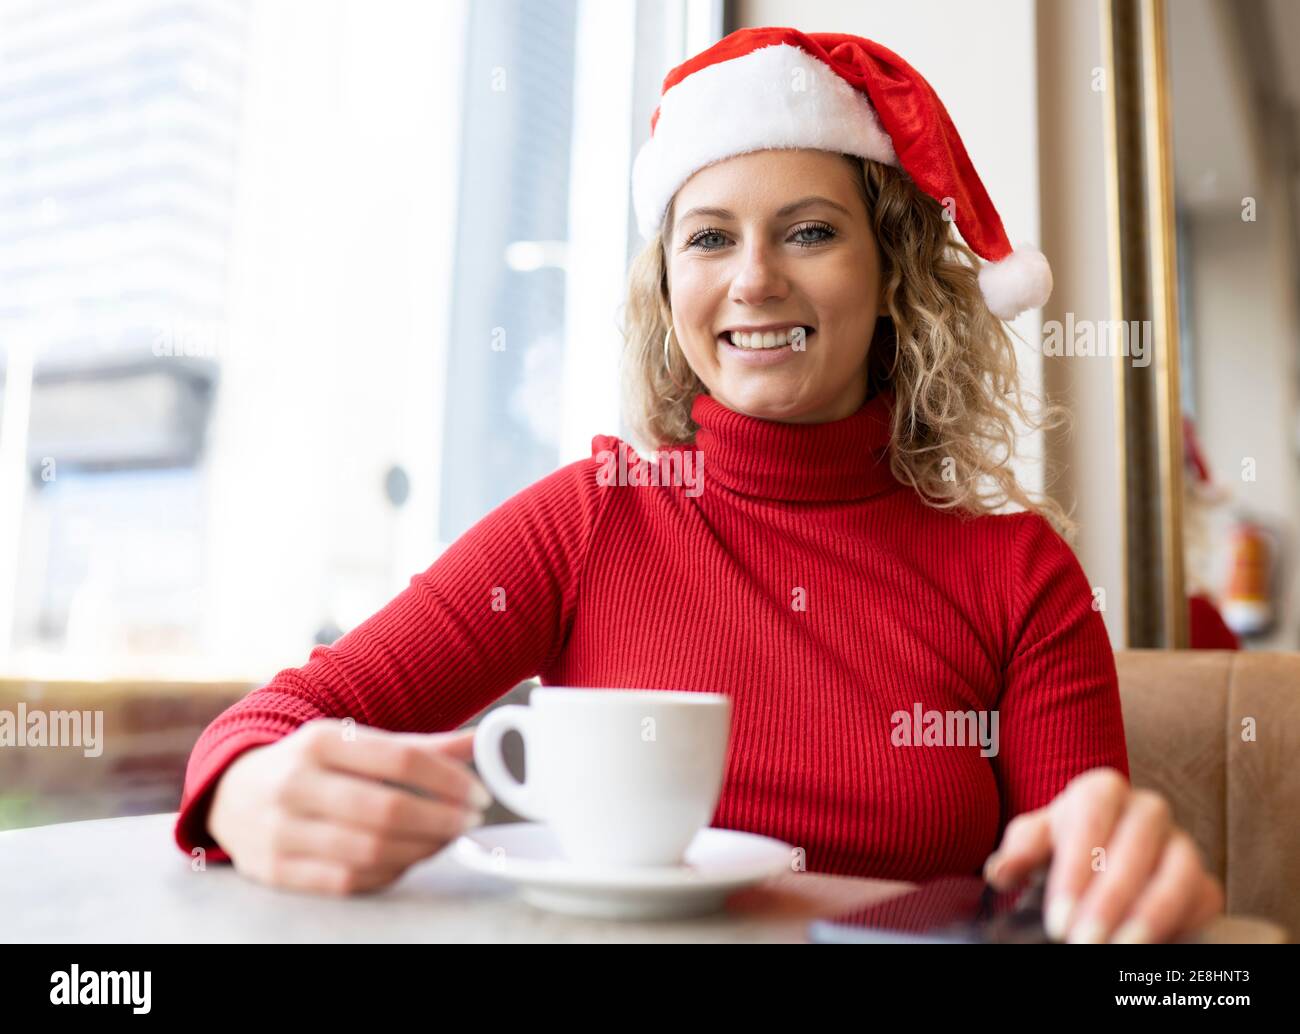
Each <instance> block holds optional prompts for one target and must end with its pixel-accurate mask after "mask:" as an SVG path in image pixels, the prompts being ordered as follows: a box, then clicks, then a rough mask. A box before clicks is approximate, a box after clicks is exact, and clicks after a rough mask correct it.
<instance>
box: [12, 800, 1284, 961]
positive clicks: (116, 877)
mask: <svg viewBox="0 0 1300 1034" xmlns="http://www.w3.org/2000/svg"><path fill="white" fill-rule="evenodd" d="M175 821H176V815H175V813H174V812H168V813H161V814H157V815H144V816H133V817H129V818H116V819H97V820H93V821H88V822H68V823H61V824H58V825H52V826H37V827H33V828H30V829H18V830H9V831H7V832H2V833H0V915H3V916H4V917H5V922H4V923H3V924H0V941H8V942H16V943H86V942H89V943H152V942H168V943H192V942H201V943H240V942H253V943H257V942H276V943H279V942H288V943H314V942H400V943H412V942H444V943H445V942H464V943H497V942H534V943H562V942H569V943H620V942H636V943H682V942H695V943H767V944H797V943H803V942H806V941H807V927H808V923H809V921H810V920H812V919H813V918H818V917H829V916H834V915H837V914H839V913H842V912H845V911H848V910H850V909H854V908H859V907H861V906H863V905H866V904H869V903H871V902H874V901H880V900H882V899H884V898H887V897H891V896H893V895H895V894H899V893H901V892H903V891H906V890H908V889H909V888H910V887H911V886H912V884H909V883H900V882H896V881H889V880H867V879H856V878H852V877H845V876H828V875H824V874H821V873H808V872H802V873H800V872H790V873H785V874H782V875H781V876H778V877H775V878H773V879H771V880H768V881H766V882H764V883H762V884H760V885H758V886H755V887H752V888H749V889H746V890H743V891H739V892H737V893H736V894H733V895H732V896H731V897H730V898H729V899H728V909H727V911H726V912H725V913H718V914H716V915H713V916H702V917H698V918H694V919H682V920H664V921H648V922H615V921H612V920H602V919H582V918H578V917H573V916H564V915H558V914H553V913H549V912H543V911H541V910H539V909H536V908H534V907H532V906H531V905H529V904H527V903H525V902H523V901H521V900H519V898H518V897H517V896H516V893H515V889H514V887H513V885H511V884H509V883H506V882H504V881H502V880H499V879H496V878H495V877H491V876H487V875H482V874H479V873H475V872H471V871H470V870H468V869H466V868H465V867H464V866H462V865H461V864H460V862H458V861H457V860H456V858H455V855H454V853H453V852H452V851H450V850H444V851H441V852H440V853H439V854H437V855H435V856H433V857H432V858H428V859H425V860H424V861H423V862H421V863H419V864H418V865H415V866H413V867H412V868H410V869H408V870H407V871H406V873H404V874H403V876H402V877H401V878H400V879H399V880H398V881H397V882H396V883H394V884H392V885H390V886H389V887H387V888H384V889H383V890H381V891H378V892H374V893H371V894H363V895H355V896H350V897H344V898H334V897H328V896H321V895H316V894H308V893H297V892H292V891H284V890H276V889H273V888H270V887H264V886H262V885H260V884H257V883H254V882H252V881H251V880H248V879H245V878H244V877H242V876H240V875H239V874H238V873H237V872H235V870H234V868H233V866H231V865H230V864H229V863H214V864H211V865H208V866H207V868H206V869H205V870H202V871H197V872H196V871H193V870H192V869H191V867H190V860H189V858H188V857H187V856H186V855H185V854H183V853H182V852H181V851H180V849H179V848H177V846H176V844H175V842H174V841H173V840H172V828H173V826H174V824H175ZM1197 939H1198V940H1201V941H1207V942H1231V943H1241V942H1248V941H1265V942H1281V941H1283V940H1284V939H1285V935H1284V932H1283V931H1282V929H1281V928H1280V927H1278V926H1277V925H1276V924H1273V923H1269V922H1265V921H1263V920H1258V919H1248V918H1241V917H1221V918H1220V919H1219V920H1217V921H1216V922H1215V923H1213V924H1211V926H1210V927H1208V928H1207V929H1206V930H1205V931H1203V932H1202V934H1201V936H1200V937H1199V938H1197Z"/></svg>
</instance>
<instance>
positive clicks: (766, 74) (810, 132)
mask: <svg viewBox="0 0 1300 1034" xmlns="http://www.w3.org/2000/svg"><path fill="white" fill-rule="evenodd" d="M770 148H810V149H813V150H822V151H842V152H844V153H845V154H855V155H859V156H861V157H864V158H872V159H874V160H876V161H879V162H884V163H885V164H888V165H897V164H898V158H897V156H896V155H895V154H894V146H893V143H892V142H891V141H890V139H889V134H887V133H886V132H885V131H884V129H883V128H881V125H880V121H879V119H878V118H877V117H876V112H875V110H874V109H873V108H872V106H871V102H870V101H869V100H868V99H867V95H866V94H865V93H863V92H862V91H860V90H855V89H854V88H853V87H852V86H850V85H849V84H848V83H847V82H845V81H844V80H843V79H841V78H840V77H839V76H838V75H836V74H835V73H834V72H833V71H832V70H831V69H830V68H829V67H827V65H826V64H825V62H823V61H819V60H818V59H817V58H816V57H814V56H813V55H812V54H809V53H808V52H807V51H805V50H801V49H800V48H799V47H795V46H791V45H790V44H789V43H776V44H773V45H772V46H770V47H762V48H760V49H758V50H754V51H751V52H750V53H748V54H746V55H744V56H743V57H737V58H732V59H731V60H730V61H723V62H721V63H720V64H716V65H710V66H709V67H708V68H701V69H700V70H699V71H697V72H695V73H693V74H691V75H688V76H687V77H686V78H685V79H683V80H682V81H681V82H679V83H678V84H677V85H676V86H674V87H673V88H672V89H670V90H669V91H668V92H667V93H665V94H664V95H663V97H662V98H661V99H660V102H659V120H658V122H656V124H655V131H654V133H653V135H652V136H651V137H650V139H649V140H648V141H647V142H646V143H645V144H644V145H643V146H642V147H641V150H640V151H639V152H638V153H637V156H636V161H635V163H634V164H633V166H632V203H633V206H634V208H635V210H636V220H637V228H638V229H639V230H640V231H641V236H642V237H646V238H648V237H651V236H652V235H653V234H654V233H655V231H656V230H658V229H659V226H660V223H661V222H662V221H663V217H664V213H665V212H666V211H667V209H668V202H669V201H671V200H672V198H673V195H674V194H675V193H677V190H678V188H679V187H681V185H682V184H683V183H685V182H686V181H687V180H688V179H690V178H691V176H692V175H693V174H694V173H696V172H697V171H699V170H700V169H702V168H704V167H705V166H706V165H711V164H712V163H714V162H717V161H721V160H722V159H724V158H730V157H732V156H733V155H737V154H745V153H747V152H749V151H763V150H768V149H770Z"/></svg>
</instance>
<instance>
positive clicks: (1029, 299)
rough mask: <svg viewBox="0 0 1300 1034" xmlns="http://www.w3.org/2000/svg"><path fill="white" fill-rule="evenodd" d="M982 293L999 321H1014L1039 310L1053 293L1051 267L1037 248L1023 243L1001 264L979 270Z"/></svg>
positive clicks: (984, 266)
mask: <svg viewBox="0 0 1300 1034" xmlns="http://www.w3.org/2000/svg"><path fill="white" fill-rule="evenodd" d="M980 291H981V292H982V293H983V294H984V302H985V304H987V305H988V307H989V311H990V312H991V313H993V315H994V316H997V317H998V318H999V319H1004V320H1011V319H1015V318H1016V317H1017V316H1019V315H1020V314H1021V313H1022V312H1024V311H1025V310H1027V309H1037V308H1038V307H1039V306H1040V305H1042V304H1043V303H1044V302H1046V301H1047V299H1048V298H1049V297H1050V296H1051V294H1052V267H1051V266H1049V265H1048V264H1047V259H1046V258H1045V257H1044V255H1043V253H1042V252H1041V251H1039V250H1038V249H1037V248H1035V247H1033V246H1032V245H1029V244H1022V245H1020V247H1018V248H1016V249H1015V251H1013V252H1012V253H1011V254H1010V255H1008V256H1007V257H1006V258H1004V259H1002V260H1001V261H1000V262H986V263H984V265H983V267H982V268H981V269H980Z"/></svg>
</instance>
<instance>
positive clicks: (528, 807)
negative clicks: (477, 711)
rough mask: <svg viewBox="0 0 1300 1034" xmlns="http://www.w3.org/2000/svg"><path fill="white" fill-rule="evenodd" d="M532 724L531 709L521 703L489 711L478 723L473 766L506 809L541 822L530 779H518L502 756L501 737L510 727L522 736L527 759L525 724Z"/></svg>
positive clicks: (542, 820) (526, 731)
mask: <svg viewBox="0 0 1300 1034" xmlns="http://www.w3.org/2000/svg"><path fill="white" fill-rule="evenodd" d="M531 723H532V712H531V709H530V708H528V707H526V706H524V705H522V704H506V705H504V706H502V707H498V708H497V709H496V710H495V711H489V712H488V713H487V715H486V716H484V718H483V720H482V721H481V722H479V723H478V726H477V727H476V731H475V733H474V767H475V768H477V769H478V774H479V775H480V776H481V777H482V779H483V782H484V783H486V784H487V788H488V789H489V790H491V791H492V793H493V795H494V796H496V797H497V798H499V799H500V800H501V802H502V803H503V804H504V805H505V806H506V807H507V808H509V809H510V810H511V811H513V812H514V813H515V814H516V815H522V816H523V817H524V818H526V819H533V820H534V821H537V822H544V821H546V817H545V816H544V815H543V814H542V813H541V810H540V809H539V808H538V807H537V805H536V804H534V802H533V797H534V794H533V788H532V786H530V785H529V780H527V779H525V780H524V781H523V782H520V781H519V780H518V779H516V778H515V777H514V776H513V775H511V774H510V769H508V768H506V763H505V760H504V759H503V758H502V757H501V737H502V736H504V735H505V734H506V733H507V732H509V731H510V730H512V729H513V730H514V731H515V732H517V733H519V735H520V736H522V737H523V740H524V757H525V758H527V756H528V754H529V749H528V727H529V725H530V724H531Z"/></svg>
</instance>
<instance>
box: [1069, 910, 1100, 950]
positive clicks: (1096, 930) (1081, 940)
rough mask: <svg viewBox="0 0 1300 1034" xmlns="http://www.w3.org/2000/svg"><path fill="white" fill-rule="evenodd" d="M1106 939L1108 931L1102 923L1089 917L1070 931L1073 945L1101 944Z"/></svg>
mask: <svg viewBox="0 0 1300 1034" xmlns="http://www.w3.org/2000/svg"><path fill="white" fill-rule="evenodd" d="M1105 939H1106V931H1105V930H1103V929H1102V926H1101V923H1099V922H1097V920H1095V919H1093V918H1091V917H1089V918H1087V919H1081V920H1080V921H1079V922H1077V923H1075V924H1074V929H1073V930H1071V931H1070V943H1071V944H1101V943H1102V942H1103V941H1105Z"/></svg>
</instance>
